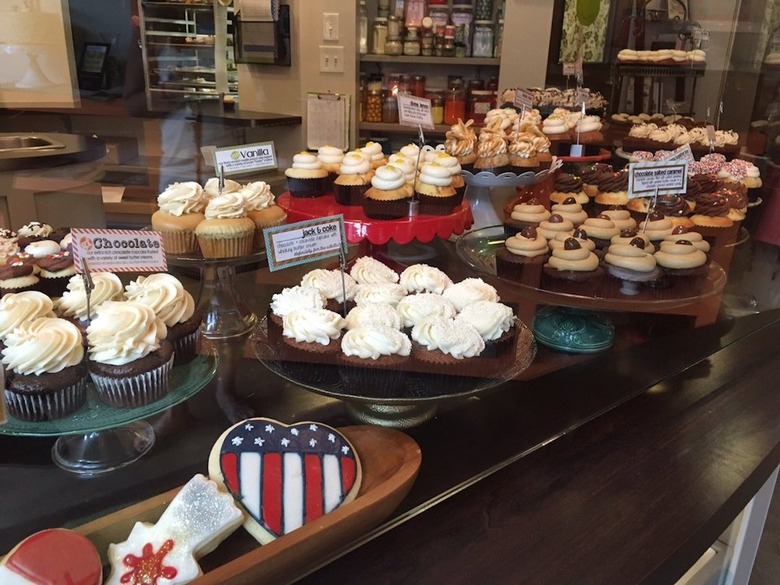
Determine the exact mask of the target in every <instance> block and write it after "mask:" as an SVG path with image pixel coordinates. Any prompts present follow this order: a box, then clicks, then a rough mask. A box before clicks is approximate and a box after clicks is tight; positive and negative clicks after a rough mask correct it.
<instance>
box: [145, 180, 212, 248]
mask: <svg viewBox="0 0 780 585" xmlns="http://www.w3.org/2000/svg"><path fill="white" fill-rule="evenodd" d="M206 201H207V197H206V195H205V192H204V190H203V188H202V187H201V186H200V184H198V183H196V182H194V181H189V182H185V183H173V184H172V185H168V188H167V189H165V191H163V192H162V193H160V194H159V195H158V196H157V205H158V207H159V209H158V210H157V211H155V212H154V213H153V214H152V229H153V230H155V231H158V232H160V234H161V236H162V240H163V245H164V246H165V251H166V252H167V253H169V254H192V253H193V252H197V250H198V241H197V238H196V237H195V228H196V227H197V226H198V224H199V223H200V222H202V221H203V220H204V219H205V216H204V215H203V210H204V209H205V208H206Z"/></svg>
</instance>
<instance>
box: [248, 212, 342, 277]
mask: <svg viewBox="0 0 780 585" xmlns="http://www.w3.org/2000/svg"><path fill="white" fill-rule="evenodd" d="M263 237H264V239H265V249H266V250H267V251H268V269H269V270H271V271H273V270H281V269H282V268H289V267H291V266H299V265H301V264H305V263H307V262H314V261H315V260H321V259H323V258H332V257H333V256H340V255H342V254H344V253H345V252H346V249H347V242H346V238H345V235H344V216H343V215H330V216H327V217H318V218H316V219H310V220H308V221H300V222H298V223H288V224H284V225H280V226H275V227H270V228H266V229H265V230H263Z"/></svg>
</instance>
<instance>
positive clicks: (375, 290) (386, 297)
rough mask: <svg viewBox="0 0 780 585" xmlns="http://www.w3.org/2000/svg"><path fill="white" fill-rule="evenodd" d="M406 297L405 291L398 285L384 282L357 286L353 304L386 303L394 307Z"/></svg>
mask: <svg viewBox="0 0 780 585" xmlns="http://www.w3.org/2000/svg"><path fill="white" fill-rule="evenodd" d="M405 296H406V289H405V288H404V287H402V286H401V285H400V284H394V283H390V282H384V283H380V284H361V285H358V289H357V292H356V293H355V303H356V304H357V305H358V306H360V305H365V304H369V303H387V304H388V305H391V306H393V307H395V306H396V305H397V304H398V302H399V301H400V300H401V299H402V298H404V297H405Z"/></svg>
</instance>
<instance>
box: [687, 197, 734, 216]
mask: <svg viewBox="0 0 780 585" xmlns="http://www.w3.org/2000/svg"><path fill="white" fill-rule="evenodd" d="M730 207H731V206H730V205H729V201H728V199H726V198H725V197H721V196H720V195H715V194H714V193H709V194H702V195H700V196H699V197H697V198H696V207H695V208H694V213H698V214H701V215H709V216H710V217H724V216H726V215H728V214H729V208H730Z"/></svg>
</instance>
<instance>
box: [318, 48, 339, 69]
mask: <svg viewBox="0 0 780 585" xmlns="http://www.w3.org/2000/svg"><path fill="white" fill-rule="evenodd" d="M320 73H344V47H343V46H342V45H320Z"/></svg>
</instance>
